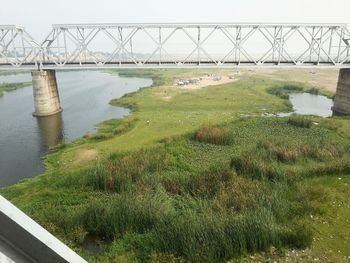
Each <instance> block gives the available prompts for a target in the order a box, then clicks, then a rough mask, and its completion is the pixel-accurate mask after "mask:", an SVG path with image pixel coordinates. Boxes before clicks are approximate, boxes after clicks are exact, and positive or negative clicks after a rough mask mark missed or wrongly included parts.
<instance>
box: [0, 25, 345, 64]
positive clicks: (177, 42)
mask: <svg viewBox="0 0 350 263" xmlns="http://www.w3.org/2000/svg"><path fill="white" fill-rule="evenodd" d="M0 32H1V27H0ZM22 32H25V31H24V30H23V29H22ZM22 35H24V33H22ZM25 36H26V39H27V42H28V43H34V41H32V42H30V41H28V39H32V38H30V36H29V35H28V34H27V33H26V32H25ZM0 43H1V35H0ZM23 48H24V47H23ZM31 50H32V54H35V56H30V57H28V56H26V57H22V58H20V59H19V58H18V56H17V57H16V58H14V57H13V56H12V57H11V56H9V54H12V53H10V52H7V53H4V52H3V51H2V50H1V46H0V56H1V54H5V56H3V57H5V59H6V60H7V61H15V62H16V63H12V64H11V65H12V66H20V65H32V64H39V65H40V66H41V67H44V68H45V67H48V68H49V67H51V68H59V67H72V66H77V67H206V66H210V67H232V66H244V65H254V66H283V65H287V66H300V67H301V66H332V67H350V30H349V28H347V27H346V25H344V24H328V25H327V24H71V25H54V26H53V28H52V31H51V32H50V33H49V35H48V36H47V37H46V38H45V40H44V41H43V42H42V44H41V45H40V46H38V45H32V46H31ZM1 52H2V53H1ZM14 54H16V52H15V53H14ZM6 55H7V57H6ZM1 64H4V63H1V61H0V65H1Z"/></svg>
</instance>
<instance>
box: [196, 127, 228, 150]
mask: <svg viewBox="0 0 350 263" xmlns="http://www.w3.org/2000/svg"><path fill="white" fill-rule="evenodd" d="M194 138H195V140H197V141H199V142H205V143H211V144H217V145H229V144H231V143H232V140H233V137H232V135H231V133H230V131H229V130H228V129H227V128H223V127H216V126H207V127H203V128H202V129H200V130H198V131H197V132H196V133H195V135H194Z"/></svg>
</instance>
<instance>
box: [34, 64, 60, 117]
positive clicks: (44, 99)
mask: <svg viewBox="0 0 350 263" xmlns="http://www.w3.org/2000/svg"><path fill="white" fill-rule="evenodd" d="M32 82H33V96H34V108H35V112H34V113H33V115H34V116H48V115H53V114H55V113H58V112H60V111H62V108H61V105H60V97H59V94H58V89H57V81H56V72H55V70H35V71H32Z"/></svg>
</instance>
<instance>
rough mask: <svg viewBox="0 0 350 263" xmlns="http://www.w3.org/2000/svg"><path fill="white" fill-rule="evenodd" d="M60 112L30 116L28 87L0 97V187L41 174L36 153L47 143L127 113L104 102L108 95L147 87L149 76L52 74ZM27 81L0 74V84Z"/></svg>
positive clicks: (21, 76) (25, 76)
mask: <svg viewBox="0 0 350 263" xmlns="http://www.w3.org/2000/svg"><path fill="white" fill-rule="evenodd" d="M56 76H57V82H58V88H59V93H60V99H61V106H62V108H63V112H62V113H60V114H55V115H52V116H48V117H40V118H37V117H33V116H32V112H33V111H34V105H33V92H32V87H25V88H20V89H17V90H15V91H11V92H7V93H5V94H4V96H3V97H0V187H4V186H8V185H11V184H15V183H16V182H18V181H19V180H21V179H23V178H28V177H32V176H34V175H37V174H40V173H42V172H44V165H43V161H42V157H43V156H45V155H46V154H47V153H48V150H49V148H50V147H51V146H54V145H56V144H58V143H61V142H70V141H72V140H74V139H77V138H79V137H81V136H83V135H84V134H86V133H87V132H89V131H93V130H94V129H95V125H96V124H98V123H100V122H101V121H103V120H107V119H111V118H121V117H123V116H125V115H127V114H129V110H128V109H126V108H123V107H114V106H111V105H109V104H108V103H109V101H110V100H111V99H113V98H119V97H121V96H122V95H124V94H126V93H129V92H132V91H136V90H138V89H139V88H140V87H145V86H150V85H151V84H152V80H150V79H143V78H125V77H119V76H116V75H110V74H108V73H104V72H98V71H70V72H57V75H56ZM24 81H31V76H30V73H26V74H17V75H7V76H0V83H2V82H5V83H13V82H24Z"/></svg>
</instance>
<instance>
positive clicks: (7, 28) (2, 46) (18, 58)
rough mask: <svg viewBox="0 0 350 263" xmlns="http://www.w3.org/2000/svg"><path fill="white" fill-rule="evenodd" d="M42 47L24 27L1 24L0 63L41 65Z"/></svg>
mask: <svg viewBox="0 0 350 263" xmlns="http://www.w3.org/2000/svg"><path fill="white" fill-rule="evenodd" d="M41 51H42V48H41V46H40V44H38V43H37V42H36V41H35V40H34V39H33V38H32V37H31V36H30V35H29V34H28V32H27V31H26V30H25V29H24V28H23V27H19V26H14V25H0V65H9V66H11V67H20V66H22V65H24V64H30V65H35V66H37V65H39V64H40V62H41V59H40V54H41Z"/></svg>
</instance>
